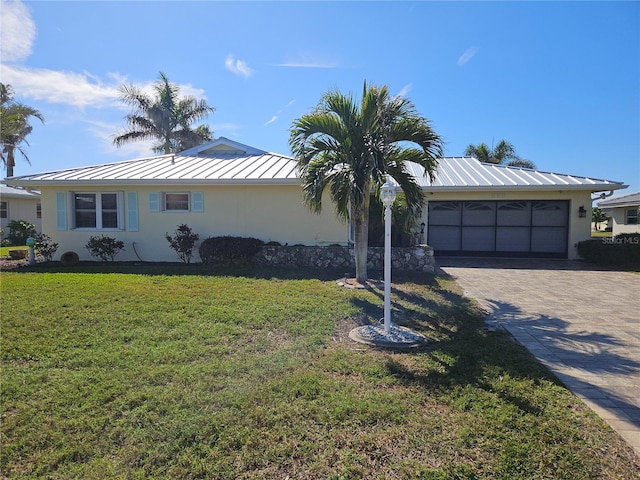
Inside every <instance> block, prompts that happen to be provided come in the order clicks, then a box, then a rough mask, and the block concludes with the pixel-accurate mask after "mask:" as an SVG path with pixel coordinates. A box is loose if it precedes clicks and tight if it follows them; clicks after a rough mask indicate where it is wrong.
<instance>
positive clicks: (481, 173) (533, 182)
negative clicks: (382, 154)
mask: <svg viewBox="0 0 640 480" xmlns="http://www.w3.org/2000/svg"><path fill="white" fill-rule="evenodd" d="M411 167H412V173H413V175H414V176H415V177H416V178H417V179H418V180H419V182H420V185H421V186H422V187H423V189H425V190H429V191H441V190H449V191H465V190H467V191H468V190H478V189H482V190H495V189H499V190H509V189H518V190H545V189H553V190H558V189H561V190H572V189H575V190H591V191H594V192H597V191H602V190H617V189H619V188H626V186H625V185H624V184H623V183H622V182H616V181H612V180H601V179H595V178H588V177H581V176H576V175H567V174H562V173H553V172H542V171H539V170H532V169H530V168H524V167H510V166H506V165H496V164H493V163H482V162H480V161H479V160H477V159H475V158H473V157H446V158H442V159H440V160H439V163H438V169H437V171H436V175H435V179H434V180H433V182H431V181H430V180H429V177H428V176H425V175H424V174H423V171H422V167H420V166H419V165H416V164H412V165H411Z"/></svg>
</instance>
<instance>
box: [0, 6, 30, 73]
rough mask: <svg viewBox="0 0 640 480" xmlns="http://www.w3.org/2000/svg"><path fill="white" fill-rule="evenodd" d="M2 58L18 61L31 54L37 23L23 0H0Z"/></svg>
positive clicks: (0, 45) (0, 52) (6, 60)
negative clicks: (20, 0)
mask: <svg viewBox="0 0 640 480" xmlns="http://www.w3.org/2000/svg"><path fill="white" fill-rule="evenodd" d="M0 11H2V15H0V58H1V59H2V61H3V62H16V61H21V60H24V59H26V58H27V57H28V56H29V55H31V51H32V48H33V43H34V41H35V39H36V25H35V23H34V22H33V20H32V19H31V14H30V12H29V9H28V8H27V7H26V6H25V5H24V4H23V3H22V2H17V1H13V2H8V1H5V0H0Z"/></svg>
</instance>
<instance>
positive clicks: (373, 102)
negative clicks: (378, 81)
mask: <svg viewBox="0 0 640 480" xmlns="http://www.w3.org/2000/svg"><path fill="white" fill-rule="evenodd" d="M289 144H290V146H291V150H292V152H293V154H294V156H295V157H296V160H297V164H298V168H299V169H300V172H301V180H302V186H303V192H304V200H305V203H306V204H307V205H308V206H309V208H310V209H311V210H312V211H313V212H316V213H320V211H321V208H322V197H323V194H324V192H325V189H326V188H328V189H329V192H330V196H331V200H332V201H333V203H334V204H335V209H336V212H337V214H338V216H340V217H341V218H343V219H345V220H346V221H349V220H350V221H351V222H353V225H354V234H355V238H354V242H355V246H354V253H355V262H356V280H357V281H358V282H364V281H366V280H367V249H368V224H369V203H370V200H371V196H372V195H374V196H375V197H377V198H379V195H380V187H381V186H382V185H383V184H384V182H385V180H386V176H387V175H390V176H391V177H392V178H393V179H394V180H395V181H396V183H397V184H398V185H399V186H400V188H401V189H402V191H403V193H404V196H405V198H406V201H407V204H408V205H410V206H412V207H415V206H422V205H423V204H424V197H423V194H422V189H421V188H420V186H419V185H418V183H417V181H416V179H415V178H414V177H413V176H412V175H411V174H410V172H409V171H408V169H407V162H415V163H417V164H418V165H420V166H421V167H422V168H423V169H424V172H425V175H429V177H430V178H432V179H433V176H434V174H435V170H436V167H437V159H438V157H441V156H442V151H443V147H442V140H441V138H440V137H439V136H438V135H437V134H436V133H435V132H434V131H433V130H432V128H431V126H430V122H429V121H428V120H427V119H425V118H423V117H421V116H420V115H419V114H418V113H417V111H416V108H415V106H414V105H413V103H411V102H410V101H409V100H407V99H405V98H403V97H400V96H396V97H391V96H389V92H388V89H387V87H386V86H383V87H377V86H374V85H372V86H370V87H367V83H366V82H365V83H364V88H363V94H362V99H361V101H360V105H359V106H358V105H357V104H356V102H355V101H354V99H353V98H352V96H351V95H343V94H342V93H340V92H339V91H337V90H331V91H329V92H327V93H325V94H324V95H323V97H322V98H321V100H320V102H319V103H318V105H317V106H316V108H315V109H314V110H313V111H312V112H311V113H309V114H307V115H303V116H302V117H300V118H299V119H296V120H294V122H293V125H292V127H291V135H290V139H289Z"/></svg>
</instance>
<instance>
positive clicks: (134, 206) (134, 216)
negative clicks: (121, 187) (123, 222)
mask: <svg viewBox="0 0 640 480" xmlns="http://www.w3.org/2000/svg"><path fill="white" fill-rule="evenodd" d="M127 230H129V231H131V232H137V231H138V192H127Z"/></svg>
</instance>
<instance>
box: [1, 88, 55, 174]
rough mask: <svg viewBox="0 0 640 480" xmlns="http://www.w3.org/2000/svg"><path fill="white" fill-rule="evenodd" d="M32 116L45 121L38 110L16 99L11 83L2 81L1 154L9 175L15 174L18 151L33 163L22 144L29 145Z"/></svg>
mask: <svg viewBox="0 0 640 480" xmlns="http://www.w3.org/2000/svg"><path fill="white" fill-rule="evenodd" d="M30 117H35V118H37V119H38V120H40V121H41V122H42V123H44V117H43V116H42V114H41V113H40V112H39V111H38V110H36V109H35V108H31V107H28V106H27V105H24V104H22V103H20V102H16V101H15V100H14V98H13V88H11V85H5V84H3V83H0V144H1V149H0V156H1V157H2V163H4V165H5V167H6V169H7V177H12V176H13V170H14V167H15V166H16V158H15V152H16V151H18V152H20V154H21V155H22V156H23V157H24V159H25V160H26V161H27V163H29V164H31V162H30V161H29V157H28V156H27V152H26V150H25V149H24V148H23V147H22V144H25V145H29V142H27V135H29V134H30V133H31V132H32V131H33V127H32V126H31V124H30V123H29V119H30Z"/></svg>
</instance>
